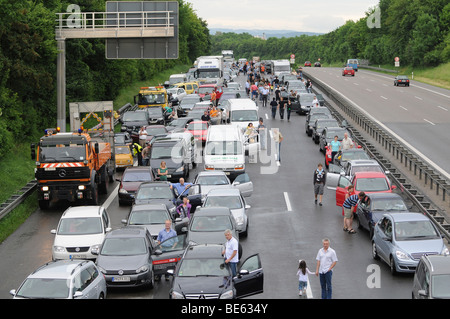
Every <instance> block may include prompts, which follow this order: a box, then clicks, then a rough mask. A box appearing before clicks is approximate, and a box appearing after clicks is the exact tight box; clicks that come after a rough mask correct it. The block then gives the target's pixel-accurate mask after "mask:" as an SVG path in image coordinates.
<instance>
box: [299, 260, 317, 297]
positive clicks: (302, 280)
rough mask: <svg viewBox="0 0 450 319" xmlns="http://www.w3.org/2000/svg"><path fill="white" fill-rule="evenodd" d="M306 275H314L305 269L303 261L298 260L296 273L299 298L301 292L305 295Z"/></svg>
mask: <svg viewBox="0 0 450 319" xmlns="http://www.w3.org/2000/svg"><path fill="white" fill-rule="evenodd" d="M308 274H310V275H314V274H315V273H314V272H312V271H310V270H309V269H308V267H306V262H305V261H304V260H301V259H300V260H299V265H298V271H297V276H298V295H299V296H302V295H303V292H305V293H306V287H307V286H308Z"/></svg>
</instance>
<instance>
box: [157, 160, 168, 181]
mask: <svg viewBox="0 0 450 319" xmlns="http://www.w3.org/2000/svg"><path fill="white" fill-rule="evenodd" d="M167 174H168V168H167V166H166V162H164V161H161V164H160V165H159V168H158V176H159V180H160V181H167Z"/></svg>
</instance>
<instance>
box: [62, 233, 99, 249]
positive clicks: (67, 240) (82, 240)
mask: <svg viewBox="0 0 450 319" xmlns="http://www.w3.org/2000/svg"><path fill="white" fill-rule="evenodd" d="M104 238H105V234H103V233H101V234H92V235H56V237H55V240H54V242H53V245H54V246H63V247H87V246H93V245H100V244H101V243H102V242H103V239H104Z"/></svg>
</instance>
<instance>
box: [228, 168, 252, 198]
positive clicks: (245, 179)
mask: <svg viewBox="0 0 450 319" xmlns="http://www.w3.org/2000/svg"><path fill="white" fill-rule="evenodd" d="M232 185H233V187H236V188H238V189H239V190H240V191H241V194H242V196H244V197H250V196H252V194H253V182H252V181H251V180H250V177H249V176H248V174H247V173H243V174H240V175H238V176H237V177H236V178H235V179H234V181H233V184H232Z"/></svg>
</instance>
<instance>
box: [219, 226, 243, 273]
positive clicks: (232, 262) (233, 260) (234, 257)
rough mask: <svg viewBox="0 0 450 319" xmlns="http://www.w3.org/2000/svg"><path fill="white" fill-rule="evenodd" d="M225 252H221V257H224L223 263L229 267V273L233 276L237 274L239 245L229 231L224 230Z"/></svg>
mask: <svg viewBox="0 0 450 319" xmlns="http://www.w3.org/2000/svg"><path fill="white" fill-rule="evenodd" d="M224 234H225V238H226V239H227V241H226V243H225V250H224V251H222V255H224V257H225V263H226V264H228V265H229V266H230V269H231V273H232V275H233V277H234V276H236V274H237V263H238V262H239V254H238V250H239V244H238V241H237V240H236V238H234V237H233V235H232V234H231V230H229V229H227V230H225V233H224Z"/></svg>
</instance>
